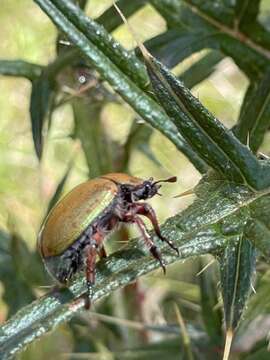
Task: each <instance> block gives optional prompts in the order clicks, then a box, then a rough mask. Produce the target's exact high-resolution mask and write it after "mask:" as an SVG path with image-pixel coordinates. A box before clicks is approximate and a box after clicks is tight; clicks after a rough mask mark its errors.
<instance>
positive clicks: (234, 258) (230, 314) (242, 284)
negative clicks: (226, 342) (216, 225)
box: [219, 224, 256, 331]
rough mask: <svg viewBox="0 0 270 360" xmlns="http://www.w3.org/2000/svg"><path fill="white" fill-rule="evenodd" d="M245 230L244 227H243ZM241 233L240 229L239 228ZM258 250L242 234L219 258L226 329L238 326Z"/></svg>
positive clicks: (249, 289) (248, 291)
mask: <svg viewBox="0 0 270 360" xmlns="http://www.w3.org/2000/svg"><path fill="white" fill-rule="evenodd" d="M228 226H232V227H233V226H235V224H228ZM243 228H244V227H243ZM237 231H239V228H237ZM255 261H256V250H255V247H254V245H252V244H251V243H250V242H249V241H248V240H247V239H246V238H245V237H244V236H243V235H242V234H239V237H238V241H237V243H236V244H234V245H232V244H230V246H227V247H226V248H225V249H224V251H223V252H222V253H221V255H220V256H219V262H220V277H221V290H222V296H223V306H224V315H225V325H226V329H227V331H228V330H232V331H234V330H235V328H236V327H237V326H238V324H239V322H240V319H241V315H242V313H243V310H244V308H245V305H246V301H247V299H248V297H249V294H250V291H251V283H252V278H253V275H254V272H255Z"/></svg>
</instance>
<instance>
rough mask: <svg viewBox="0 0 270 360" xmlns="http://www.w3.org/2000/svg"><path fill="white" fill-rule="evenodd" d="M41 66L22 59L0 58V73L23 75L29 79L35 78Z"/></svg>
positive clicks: (39, 72) (38, 74) (39, 73)
mask: <svg viewBox="0 0 270 360" xmlns="http://www.w3.org/2000/svg"><path fill="white" fill-rule="evenodd" d="M42 69H43V67H42V66H40V65H37V64H32V63H29V62H27V61H23V60H0V74H1V75H8V76H16V77H17V76H18V77H25V78H27V79H28V80H30V81H34V80H35V79H37V78H38V77H39V76H40V75H41V72H42Z"/></svg>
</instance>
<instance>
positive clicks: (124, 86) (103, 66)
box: [35, 0, 207, 172]
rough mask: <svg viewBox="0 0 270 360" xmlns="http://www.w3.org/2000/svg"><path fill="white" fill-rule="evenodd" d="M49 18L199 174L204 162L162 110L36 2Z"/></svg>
mask: <svg viewBox="0 0 270 360" xmlns="http://www.w3.org/2000/svg"><path fill="white" fill-rule="evenodd" d="M35 2H36V3H37V4H38V5H40V7H41V8H42V9H43V10H44V11H45V12H46V13H47V14H48V15H49V16H50V17H51V19H52V20H53V22H54V23H55V24H56V25H57V26H58V27H59V29H61V30H62V31H63V32H64V33H65V34H66V35H67V37H68V38H69V39H70V40H71V41H72V42H73V43H74V45H76V46H78V47H79V48H80V49H81V51H82V52H83V54H84V55H85V56H86V58H87V59H88V60H89V62H90V63H91V64H92V66H93V67H94V68H95V69H96V70H97V71H98V72H99V73H100V74H101V76H102V77H103V79H105V80H107V81H108V82H109V83H110V85H111V86H112V87H113V89H114V90H115V91H116V92H118V93H119V94H120V95H121V96H122V98H123V99H124V100H125V101H126V102H127V103H128V104H130V106H131V107H132V108H133V109H134V110H135V111H136V112H137V113H138V114H139V115H140V116H141V117H142V118H143V119H144V120H145V121H147V122H148V123H149V124H150V125H152V126H153V127H154V128H156V129H157V130H159V131H161V132H162V133H163V134H164V135H165V136H166V137H167V138H168V139H170V140H171V141H172V142H173V143H174V144H175V146H176V147H177V148H178V149H179V150H180V149H181V151H182V152H183V153H184V154H185V155H186V156H187V157H188V158H189V159H190V160H191V161H192V163H193V164H194V166H196V168H198V169H199V171H201V172H205V171H206V170H207V166H206V164H205V162H204V161H202V159H201V158H200V157H199V155H197V154H196V153H195V152H194V151H193V150H192V149H191V148H190V146H189V145H188V144H187V142H186V141H185V140H184V139H183V137H182V136H181V135H180V134H179V133H178V132H177V131H176V128H175V125H174V124H172V122H171V121H170V119H169V118H168V116H166V114H165V113H164V111H163V110H162V109H161V107H160V106H159V105H158V104H157V103H156V102H155V101H154V100H153V99H152V98H151V97H149V96H148V95H146V94H145V93H144V92H142V91H141V90H140V89H139V88H138V87H137V86H136V84H135V83H133V82H132V81H130V79H129V78H128V77H127V76H126V75H125V74H124V73H123V72H121V71H120V70H119V69H118V68H117V67H116V66H115V65H114V64H113V63H112V62H111V61H110V60H109V59H108V58H107V57H106V56H104V54H103V53H102V52H100V51H99V49H97V48H96V47H95V45H94V44H92V43H91V42H90V41H89V40H87V39H86V37H85V36H84V35H83V34H82V33H81V32H80V31H79V30H78V29H77V28H76V27H75V26H74V25H73V24H71V23H70V22H69V21H68V20H67V18H66V17H65V16H64V15H63V14H62V13H61V12H60V11H59V10H58V9H57V8H55V7H54V6H53V5H52V4H51V2H50V1H49V0H35Z"/></svg>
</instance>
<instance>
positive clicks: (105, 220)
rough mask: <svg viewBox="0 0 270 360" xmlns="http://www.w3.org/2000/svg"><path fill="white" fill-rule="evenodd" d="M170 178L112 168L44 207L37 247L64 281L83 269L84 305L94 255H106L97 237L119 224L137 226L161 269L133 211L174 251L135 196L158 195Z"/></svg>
mask: <svg viewBox="0 0 270 360" xmlns="http://www.w3.org/2000/svg"><path fill="white" fill-rule="evenodd" d="M175 181H176V177H175V176H174V177H171V178H169V179H165V180H159V181H154V180H153V178H150V179H149V180H142V179H139V178H137V177H133V176H130V175H127V174H122V173H112V174H107V175H103V176H100V177H98V178H96V179H92V180H89V181H86V182H84V183H82V184H80V185H78V186H76V187H75V188H74V189H73V190H71V191H70V192H69V193H68V194H67V195H66V196H65V197H64V198H63V199H61V200H60V201H59V202H58V203H57V204H56V205H55V206H54V208H53V209H52V210H51V211H50V213H49V215H48V216H47V218H46V220H45V222H44V224H43V225H42V227H41V230H40V233H39V237H38V248H39V251H40V254H41V257H42V259H43V261H44V264H45V266H46V268H47V270H48V272H49V273H50V274H51V275H52V276H53V277H54V278H56V279H57V280H58V281H59V282H60V283H61V284H66V283H67V282H68V281H69V280H70V279H71V278H72V276H73V275H74V274H75V273H76V272H77V271H79V270H81V269H85V272H86V283H87V298H86V304H85V307H86V308H89V307H90V302H91V298H92V286H93V284H94V283H95V264H96V258H97V255H99V256H100V257H106V252H105V249H104V245H103V241H104V239H105V238H106V237H107V236H108V235H109V234H110V233H111V232H112V231H113V230H114V229H115V228H116V227H117V225H119V224H120V223H133V224H136V225H137V227H138V229H139V231H140V233H141V235H142V237H143V239H144V242H145V244H146V246H147V248H148V249H149V251H150V252H151V254H152V255H153V256H154V257H155V258H156V259H157V260H158V261H159V262H160V265H161V266H162V268H163V270H164V272H165V265H164V263H163V260H162V257H161V254H160V251H159V250H158V248H157V246H156V245H155V244H154V242H153V240H152V239H151V237H150V235H149V234H148V231H147V229H146V226H145V224H144V222H143V221H142V219H141V218H140V217H139V215H143V216H146V217H147V218H148V219H149V220H150V221H151V223H152V225H153V228H154V231H155V233H156V234H157V236H158V237H159V238H160V239H161V240H163V241H165V242H166V243H167V244H168V245H169V246H170V247H171V248H172V249H174V250H175V251H176V252H177V253H178V249H177V248H176V247H175V246H174V245H173V244H172V242H171V241H169V240H167V239H166V238H165V237H163V236H162V234H161V231H160V228H159V225H158V221H157V218H156V214H155V211H154V210H153V208H152V207H151V206H150V205H149V204H147V203H145V202H140V200H146V199H149V198H151V197H153V196H154V195H156V194H158V190H159V188H160V187H161V185H160V184H159V183H161V182H175Z"/></svg>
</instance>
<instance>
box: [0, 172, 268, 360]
mask: <svg viewBox="0 0 270 360" xmlns="http://www.w3.org/2000/svg"><path fill="white" fill-rule="evenodd" d="M196 194H197V196H198V198H197V199H196V200H195V201H194V203H193V204H192V205H191V206H190V207H189V208H188V209H186V210H185V211H184V212H183V213H181V214H179V215H176V216H175V217H173V218H171V219H169V220H167V221H166V223H165V224H164V225H163V227H162V231H163V233H164V235H165V236H167V237H168V238H169V239H171V240H172V241H173V242H174V244H175V245H176V246H178V248H179V251H180V257H177V256H176V255H175V253H172V252H171V250H170V249H168V247H167V246H165V245H164V243H161V242H158V241H157V242H158V244H159V246H160V249H161V252H162V255H163V258H164V261H165V262H166V263H167V264H169V263H172V262H175V261H177V260H178V261H179V260H180V259H184V258H186V257H188V256H194V255H199V254H205V253H212V254H216V255H218V254H222V248H224V247H226V246H228V245H229V244H230V246H234V245H236V244H237V243H239V237H240V236H241V234H242V232H243V228H244V226H245V224H246V222H247V221H248V219H249V218H250V213H249V211H248V209H249V208H250V206H253V207H254V208H256V206H257V204H258V203H260V201H262V200H263V199H268V201H269V202H270V200H269V199H270V195H269V192H261V193H254V192H252V191H250V190H249V189H248V188H246V187H244V186H241V185H237V184H234V183H230V182H227V181H221V180H220V179H215V177H214V176H212V179H211V177H210V178H208V179H205V180H204V181H203V182H201V183H200V184H199V186H198V187H197V188H196ZM268 213H269V211H268ZM155 240H157V239H156V238H155ZM247 244H248V242H244V249H246V246H247ZM241 254H242V253H241ZM240 260H241V261H240V265H241V266H242V265H243V264H244V263H245V261H244V258H242V257H240ZM249 260H250V259H248V260H247V261H249ZM158 267H159V264H158V262H157V261H156V260H155V259H153V258H152V257H151V256H149V254H148V253H147V254H144V253H142V249H141V246H140V244H139V243H138V242H137V241H129V243H128V245H126V246H124V247H123V248H122V250H119V251H117V252H116V253H114V254H113V255H111V256H109V257H108V258H107V259H106V260H103V261H100V262H99V264H98V267H97V282H96V286H95V287H94V289H93V290H94V298H93V300H94V301H96V300H97V299H99V298H101V297H103V296H105V295H106V294H109V293H111V292H112V291H113V290H115V289H117V288H119V287H122V286H124V285H126V284H128V283H129V282H131V281H133V280H134V279H136V278H138V277H139V276H142V275H143V274H146V273H149V272H150V271H152V270H154V269H156V268H158ZM245 271H246V270H245ZM249 273H250V272H249ZM238 289H242V287H241V288H240V287H239V288H237V292H238V291H239V290H238ZM84 293H85V277H84V274H81V275H79V276H78V278H76V279H74V282H73V283H72V284H71V286H70V287H69V289H62V290H58V291H56V290H55V291H54V292H52V293H49V294H48V295H46V296H45V297H43V298H40V299H39V300H38V301H36V302H34V303H32V304H30V305H29V306H26V307H25V308H23V309H22V310H21V311H19V312H18V313H17V315H16V316H14V317H13V318H12V319H10V321H9V322H7V323H6V324H4V325H3V326H2V327H1V328H0V334H1V336H0V347H1V354H3V360H4V359H8V358H10V357H11V356H12V355H14V354H15V353H17V352H18V351H20V350H21V349H23V348H24V347H25V346H26V345H27V344H28V343H30V342H32V341H34V340H35V339H37V338H39V337H41V336H42V335H43V334H45V333H46V332H47V331H50V330H52V329H53V328H55V327H56V326H57V325H59V324H60V323H61V322H65V321H68V320H69V319H70V318H71V317H72V316H73V315H74V314H75V313H77V312H79V311H82V309H83V307H84V298H79V296H81V295H82V294H84Z"/></svg>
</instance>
